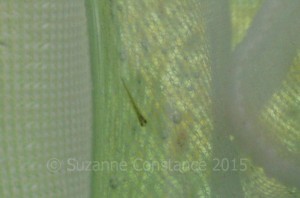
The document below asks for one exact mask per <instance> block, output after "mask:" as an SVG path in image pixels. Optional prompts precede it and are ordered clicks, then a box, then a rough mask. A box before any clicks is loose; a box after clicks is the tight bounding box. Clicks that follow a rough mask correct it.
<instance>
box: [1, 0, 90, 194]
mask: <svg viewBox="0 0 300 198" xmlns="http://www.w3.org/2000/svg"><path fill="white" fill-rule="evenodd" d="M87 38H88V36H87V27H86V16H85V7H84V2H83V1H81V0H63V1H61V0H54V1H45V0H42V1H40V0H37V1H27V0H26V1H19V0H13V1H6V0H1V1H0V53H1V54H0V82H1V83H0V123H1V124H0V197H28V198H29V197H64V198H65V197H80V198H82V197H88V196H89V194H90V173H89V172H88V171H66V168H67V159H70V158H74V159H76V160H80V161H81V160H90V159H91V134H92V128H91V123H92V122H91V119H92V117H91V116H92V114H91V111H92V109H91V75H90V66H89V53H88V40H87ZM51 159H52V161H49V160H51Z"/></svg>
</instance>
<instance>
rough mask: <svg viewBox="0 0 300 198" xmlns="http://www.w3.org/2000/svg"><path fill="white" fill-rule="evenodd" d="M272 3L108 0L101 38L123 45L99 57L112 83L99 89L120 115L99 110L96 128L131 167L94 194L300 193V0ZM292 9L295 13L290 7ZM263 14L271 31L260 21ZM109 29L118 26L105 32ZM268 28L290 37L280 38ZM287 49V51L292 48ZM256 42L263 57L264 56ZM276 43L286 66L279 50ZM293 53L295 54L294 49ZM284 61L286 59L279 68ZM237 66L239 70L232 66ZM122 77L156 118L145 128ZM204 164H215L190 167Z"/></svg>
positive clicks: (101, 180)
mask: <svg viewBox="0 0 300 198" xmlns="http://www.w3.org/2000/svg"><path fill="white" fill-rule="evenodd" d="M273 2H274V5H273V3H272V1H261V0H252V1H246V0H244V1H243V0H231V1H223V0H220V1H199V0H187V1H176V0H164V1H159V0H130V1H121V0H116V1H110V2H107V3H106V4H105V3H104V4H103V5H102V6H103V7H105V10H109V11H107V12H106V14H107V15H105V16H107V18H108V19H105V20H104V21H102V26H101V27H102V28H103V29H102V31H100V32H101V33H103V35H102V37H101V38H102V39H103V40H106V39H107V40H109V39H111V41H112V43H116V44H115V45H113V44H112V45H110V47H111V48H113V49H111V48H110V47H108V46H106V47H107V48H110V49H108V51H109V50H111V51H113V52H114V54H112V53H109V54H108V55H106V56H111V57H109V58H107V59H106V61H107V62H105V64H103V65H102V66H100V69H99V71H103V72H104V73H105V75H103V74H102V73H101V72H100V73H99V76H97V75H96V76H97V78H101V80H100V82H102V83H104V82H106V84H105V86H100V89H99V90H101V91H100V93H101V94H102V96H103V97H104V99H102V101H101V102H100V103H102V102H103V106H105V107H104V108H105V109H109V110H110V112H108V113H106V114H105V116H101V115H100V114H101V110H99V115H100V116H99V122H100V123H101V124H99V126H104V125H105V127H103V128H105V130H102V131H101V133H100V132H97V131H96V133H97V134H99V135H97V138H96V139H97V142H96V143H95V144H96V145H97V146H96V148H97V151H95V153H96V154H95V155H94V156H95V159H96V160H110V161H114V162H119V163H121V162H124V163H125V164H126V165H127V166H126V168H125V170H124V169H123V170H120V168H119V169H118V168H116V167H113V168H112V167H106V168H107V169H109V171H100V172H97V173H96V176H95V178H94V180H93V181H94V185H93V188H92V189H93V192H94V194H95V195H103V196H105V197H221V198H223V197H225V198H227V197H247V198H252V197H299V196H300V194H299V189H298V188H297V187H299V183H297V181H299V178H298V176H297V173H298V172H297V171H299V168H300V167H299V141H300V138H299V137H300V134H299V80H300V76H299V69H300V67H299V66H300V62H299V56H298V55H297V50H290V49H289V47H290V48H291V49H294V48H293V46H294V45H293V46H292V45H291V43H294V44H295V45H296V46H299V45H298V43H297V42H298V41H297V40H296V39H297V37H296V36H295V37H292V35H293V33H291V32H293V31H295V32H297V31H298V33H299V28H298V27H299V26H298V23H296V21H295V20H287V18H289V19H295V17H297V16H298V15H297V16H293V17H291V16H290V14H289V13H290V12H291V13H297V9H299V3H298V4H297V5H296V3H295V5H293V6H291V5H288V4H287V5H285V4H284V3H283V4H281V5H280V1H273ZM286 7H287V8H288V9H291V7H294V8H295V10H296V11H295V10H292V9H291V11H290V12H287V11H284V8H286ZM269 9H270V10H271V11H272V12H270V10H269ZM282 9H283V11H281V10H282ZM103 10H104V9H103ZM100 13H101V12H100ZM102 13H104V11H103V12H102ZM271 13H274V15H275V16H276V15H278V18H276V17H274V15H271ZM276 13H278V14H276ZM269 15H270V16H269ZM94 16H95V15H94ZM264 16H267V17H266V18H267V19H266V21H263V20H264V19H265V18H264ZM268 17H269V18H268ZM281 17H282V18H281ZM254 19H255V20H256V22H254V25H256V24H255V23H257V24H258V25H257V26H258V27H259V28H261V29H259V28H258V30H259V31H260V30H261V32H260V33H261V34H259V33H257V32H256V27H257V26H254V27H253V26H252V25H253V21H254ZM100 21H101V19H100ZM105 22H107V23H109V24H111V25H110V26H108V25H107V26H106V25H105ZM263 22H266V23H265V24H263V26H262V27H261V26H260V25H261V24H260V23H263ZM293 23H295V24H293ZM273 24H275V25H273ZM283 24H284V25H283ZM289 24H290V26H293V25H294V26H295V28H294V29H293V28H291V30H287V31H289V32H290V33H291V35H290V37H291V38H295V41H292V42H290V40H288V38H287V37H284V36H282V35H285V34H286V33H285V32H284V31H281V30H280V31H279V30H278V29H279V28H280V27H283V28H284V29H288V28H290V26H289ZM277 25H278V28H277ZM251 27H252V28H251ZM272 28H273V29H272ZM249 29H251V31H252V32H251V31H250V33H249V35H250V36H248V31H249ZM272 30H273V31H274V32H272ZM109 31H111V32H115V34H112V33H111V32H110V33H105V32H109ZM273 33H274V34H273ZM253 35H254V36H253ZM256 35H263V36H258V37H257V38H256V37H255V36H256ZM278 35H279V36H278ZM264 36H265V37H264ZM249 37H250V38H251V39H253V43H255V44H257V50H255V49H256V48H255V47H256V46H255V45H251V41H252V40H251V39H250V41H249ZM268 37H270V39H273V38H275V39H274V40H278V39H279V41H280V42H279V41H278V42H274V43H275V44H274V45H273V44H270V43H272V42H270V43H269V41H270V40H268ZM261 38H262V40H261V43H262V44H263V45H262V46H261V45H259V43H260V42H258V41H259V39H261ZM255 39H256V40H255ZM280 39H281V40H280ZM281 41H282V43H281ZM244 43H246V44H244ZM278 43H279V44H278ZM285 43H288V46H287V47H286V45H285ZM281 44H282V46H281ZM248 46H250V47H252V48H250V47H249V48H247V47H248ZM264 46H265V48H266V49H265V48H264ZM272 46H275V47H274V48H272ZM268 47H269V48H268ZM284 47H286V48H287V49H288V50H287V52H286V51H285V50H281V49H282V48H284ZM101 49H104V47H103V48H101ZM239 49H241V50H239ZM251 49H254V50H253V51H254V52H253V54H255V53H256V52H257V53H258V54H261V56H259V55H255V56H256V57H255V56H254V55H253V54H251V53H250V52H251ZM277 49H278V51H280V50H281V51H280V53H278V54H276V55H277V58H278V57H282V60H284V61H283V63H284V64H282V65H279V63H282V62H280V61H277V59H276V56H275V55H274V54H275V53H277V51H276V50H277ZM114 50H115V51H114ZM246 50H249V57H252V59H251V58H248V57H247V54H248V53H247V51H246ZM289 50H290V51H293V57H292V58H290V59H288V58H286V57H285V56H286V55H285V54H286V53H289ZM245 51H246V52H245ZM273 52H274V53H273ZM243 53H244V54H243ZM239 55H240V56H239ZM231 56H233V57H232V59H231V58H229V57H231ZM100 57H101V54H100ZM244 57H245V60H246V63H244V62H243V60H244V59H243V58H244ZM261 57H265V58H261ZM111 59H113V60H111ZM238 61H239V62H238ZM272 61H273V62H272ZM275 62H279V63H278V64H277V65H279V66H278V67H275V66H274V67H271V68H269V67H268V66H269V65H271V66H272V65H273V64H274V63H275ZM264 63H266V66H265V67H263V66H261V65H264ZM234 64H235V66H234V68H236V69H234V70H233V69H231V68H230V67H228V66H230V65H234ZM247 64H249V65H251V64H252V65H254V67H252V66H250V67H247ZM108 65H109V66H110V67H111V68H112V69H111V70H110V71H107V70H106V69H107V68H108V67H109V66H108ZM239 65H240V66H239ZM245 65H246V66H245ZM255 65H258V66H257V67H255ZM274 65H276V64H274ZM251 68H253V69H251ZM265 68H267V69H266V70H265ZM268 68H269V69H268ZM104 70H106V71H104ZM248 70H249V75H248ZM252 70H253V71H252ZM268 74H269V75H268ZM253 76H254V77H253ZM122 81H124V82H125V84H126V86H127V87H128V89H129V90H130V92H131V95H132V97H133V98H134V100H135V103H137V106H138V108H139V109H140V111H141V113H142V114H143V116H144V117H145V118H146V120H147V124H146V125H145V126H141V125H140V123H139V121H138V118H137V115H136V113H135V112H134V108H133V106H132V104H130V103H131V101H130V100H131V99H130V96H129V97H128V96H127V93H126V90H125V89H126V88H124V86H123V85H122V84H123V83H122ZM109 82H111V83H109ZM261 82H262V83H261ZM270 82H276V83H270ZM100 84H101V83H100ZM252 84H254V85H255V86H253V87H250V86H251V85H252ZM261 93H263V94H261ZM259 94H261V98H260V97H258V96H260V95H259ZM245 96H247V98H245ZM99 106H102V105H99ZM105 109H102V111H104V112H106V111H105ZM244 112H246V113H244ZM101 120H102V121H101ZM277 153H279V154H278V155H277ZM294 157H295V158H294ZM269 159H270V161H269ZM222 160H223V161H222ZM244 160H245V161H244ZM193 162H200V163H203V164H206V168H204V169H195V167H194V168H193V167H191V166H189V165H191V164H192V163H193ZM227 162H228V163H229V168H228V169H227V168H226V163H227ZM244 163H245V164H246V167H247V168H246V169H245V170H244V169H243V167H244V165H245V164H244ZM165 164H167V165H169V166H168V167H166V166H167V165H166V166H164V165H165ZM222 165H223V167H221V170H220V169H218V168H220V167H218V166H222ZM197 167H198V168H199V166H197ZM289 167H292V168H293V169H289ZM140 168H141V169H142V170H141V169H140ZM235 168H237V170H236V169H235ZM281 168H282V169H281Z"/></svg>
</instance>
